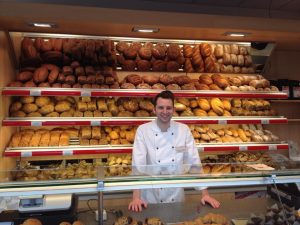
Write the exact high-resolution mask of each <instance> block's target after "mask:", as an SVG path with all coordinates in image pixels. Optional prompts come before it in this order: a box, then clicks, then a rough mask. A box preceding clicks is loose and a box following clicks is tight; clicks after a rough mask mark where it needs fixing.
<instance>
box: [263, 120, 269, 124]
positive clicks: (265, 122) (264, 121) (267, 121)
mask: <svg viewBox="0 0 300 225" xmlns="http://www.w3.org/2000/svg"><path fill="white" fill-rule="evenodd" d="M261 124H270V121H269V120H262V121H261Z"/></svg>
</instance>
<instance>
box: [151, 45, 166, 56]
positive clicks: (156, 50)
mask: <svg viewBox="0 0 300 225" xmlns="http://www.w3.org/2000/svg"><path fill="white" fill-rule="evenodd" d="M151 53H152V55H153V57H154V58H156V59H164V58H165V56H166V49H165V48H163V47H161V46H159V45H158V44H157V45H156V46H155V47H153V48H152V50H151Z"/></svg>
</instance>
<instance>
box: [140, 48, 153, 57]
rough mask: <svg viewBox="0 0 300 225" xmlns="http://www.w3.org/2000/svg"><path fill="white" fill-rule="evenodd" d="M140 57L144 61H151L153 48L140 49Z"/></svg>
mask: <svg viewBox="0 0 300 225" xmlns="http://www.w3.org/2000/svg"><path fill="white" fill-rule="evenodd" d="M139 56H140V57H141V58H142V59H146V60H150V59H151V57H152V53H151V48H149V47H141V48H140V49H139Z"/></svg>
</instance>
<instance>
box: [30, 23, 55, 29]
mask: <svg viewBox="0 0 300 225" xmlns="http://www.w3.org/2000/svg"><path fill="white" fill-rule="evenodd" d="M28 25H29V26H32V27H44V28H54V27H57V25H56V24H55V23H28Z"/></svg>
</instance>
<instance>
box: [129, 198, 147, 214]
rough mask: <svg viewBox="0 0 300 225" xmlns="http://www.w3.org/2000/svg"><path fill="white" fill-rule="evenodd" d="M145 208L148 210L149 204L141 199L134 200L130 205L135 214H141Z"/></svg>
mask: <svg viewBox="0 0 300 225" xmlns="http://www.w3.org/2000/svg"><path fill="white" fill-rule="evenodd" d="M143 207H145V208H147V203H146V202H145V201H143V200H142V199H139V198H134V199H133V200H132V201H131V202H130V203H129V205H128V209H129V210H131V211H133V212H141V211H142V210H143Z"/></svg>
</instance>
